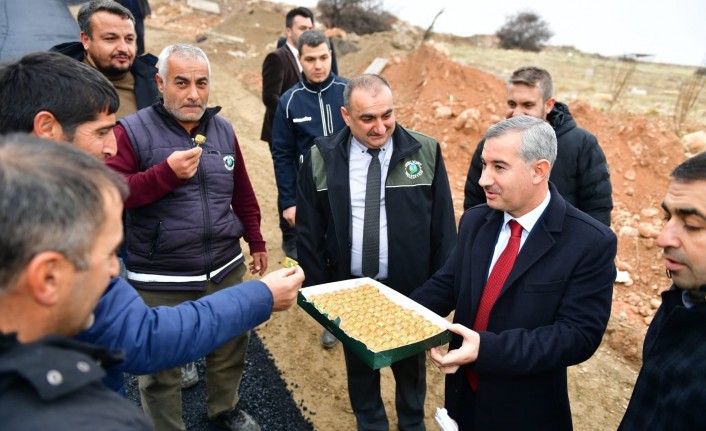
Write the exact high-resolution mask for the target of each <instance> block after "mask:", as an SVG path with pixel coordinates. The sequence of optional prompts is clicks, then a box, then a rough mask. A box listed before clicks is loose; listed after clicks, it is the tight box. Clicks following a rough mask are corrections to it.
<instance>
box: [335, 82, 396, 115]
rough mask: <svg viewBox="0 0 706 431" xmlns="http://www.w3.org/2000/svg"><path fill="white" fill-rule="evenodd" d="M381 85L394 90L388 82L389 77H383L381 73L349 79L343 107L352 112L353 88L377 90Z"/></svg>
mask: <svg viewBox="0 0 706 431" xmlns="http://www.w3.org/2000/svg"><path fill="white" fill-rule="evenodd" d="M380 87H387V88H389V89H390V91H392V87H390V83H389V82H387V79H385V78H383V77H382V76H380V75H376V74H372V73H366V74H363V75H358V76H356V77H355V78H352V79H351V80H349V81H348V84H346V88H345V89H344V90H343V107H344V108H346V111H348V112H350V110H351V94H353V90H358V89H364V90H376V89H378V88H380Z"/></svg>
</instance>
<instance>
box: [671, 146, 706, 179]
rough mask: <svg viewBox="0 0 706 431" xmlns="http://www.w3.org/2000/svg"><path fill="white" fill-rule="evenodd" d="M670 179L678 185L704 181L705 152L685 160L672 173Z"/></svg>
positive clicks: (705, 172)
mask: <svg viewBox="0 0 706 431" xmlns="http://www.w3.org/2000/svg"><path fill="white" fill-rule="evenodd" d="M671 176H672V179H673V180H674V181H676V182H679V183H692V182H694V181H704V180H706V152H703V153H699V154H697V155H695V156H694V157H692V158H690V159H687V160H685V161H684V162H682V163H681V164H680V165H679V166H677V167H676V168H674V170H673V171H672V175H671Z"/></svg>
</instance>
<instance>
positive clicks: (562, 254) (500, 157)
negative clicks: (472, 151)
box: [410, 116, 617, 431]
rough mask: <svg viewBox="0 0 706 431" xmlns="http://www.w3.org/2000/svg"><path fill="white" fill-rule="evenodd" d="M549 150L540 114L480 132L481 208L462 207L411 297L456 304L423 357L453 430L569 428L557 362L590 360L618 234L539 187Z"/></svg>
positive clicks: (429, 303) (607, 299) (552, 155)
mask: <svg viewBox="0 0 706 431" xmlns="http://www.w3.org/2000/svg"><path fill="white" fill-rule="evenodd" d="M556 152H557V144H556V135H555V133H554V130H553V129H552V128H551V126H550V125H549V124H547V123H546V122H545V121H543V120H541V119H538V118H534V117H530V116H519V117H513V118H509V119H507V120H504V121H502V122H500V123H498V124H496V125H494V126H493V127H491V128H490V129H489V130H488V131H487V132H486V134H485V146H484V148H483V153H482V156H481V159H482V162H483V173H482V175H481V178H480V181H479V184H480V186H481V187H483V190H484V191H485V196H486V200H487V204H485V205H478V206H475V207H473V208H471V209H469V210H467V211H466V212H465V213H464V214H463V216H462V217H461V221H460V224H459V238H458V246H457V247H456V248H455V249H454V251H453V253H452V254H451V256H450V257H449V259H448V260H447V261H446V263H445V264H444V266H443V267H442V268H441V269H440V270H439V271H437V272H436V273H435V274H434V276H433V277H432V278H431V279H430V280H429V281H427V282H426V283H424V285H423V286H422V287H420V288H419V289H417V290H415V291H414V292H413V293H412V294H411V295H410V297H411V298H412V299H414V300H416V301H417V302H419V303H421V304H423V305H425V306H426V307H428V308H430V309H431V310H433V311H435V312H436V313H438V314H440V315H442V316H446V315H448V314H449V313H451V311H455V314H454V324H453V325H450V327H449V329H450V330H451V331H452V332H454V333H455V334H454V337H453V339H452V340H451V343H450V346H449V352H448V353H447V354H445V355H444V354H442V353H441V351H440V349H438V348H435V349H432V350H431V351H430V357H431V359H432V361H433V362H434V363H435V364H436V365H437V366H438V367H439V369H440V370H441V371H442V372H444V373H446V374H447V377H446V393H445V395H446V402H445V404H446V408H447V410H448V411H449V416H450V417H451V418H452V419H454V420H456V422H457V423H458V425H459V429H462V430H489V429H492V430H519V429H521V430H530V431H532V430H536V431H540V430H541V431H568V430H571V429H572V424H571V410H570V407H569V397H568V391H567V382H566V368H567V367H568V366H570V365H575V364H578V363H580V362H583V361H585V360H586V359H588V358H589V357H590V356H591V355H593V353H594V352H595V350H596V349H597V348H598V346H599V344H600V342H601V338H602V336H603V333H604V332H605V328H606V325H607V323H608V318H609V317H610V307H611V301H612V293H613V281H614V280H615V275H616V271H615V264H614V259H615V254H616V248H617V240H616V237H615V234H614V233H613V232H612V231H611V230H610V229H609V228H608V227H606V226H605V225H604V224H602V223H600V222H597V221H596V220H595V219H593V218H592V217H590V216H588V215H587V214H585V213H583V212H581V211H579V210H577V209H576V208H574V207H573V206H571V205H570V204H569V203H567V202H566V201H565V200H564V199H563V198H562V197H561V195H560V194H559V193H558V192H557V190H556V187H554V185H553V184H551V183H550V182H549V174H550V172H551V168H552V165H553V163H554V161H555V159H556ZM513 225H514V226H516V229H515V230H516V232H515V236H519V242H520V244H519V252H518V251H517V244H516V243H515V244H514V246H513V245H512V244H510V243H512V242H516V241H517V239H518V238H517V237H515V238H514V239H513V240H512V241H510V238H511V237H512V236H513V235H511V227H512V226H513ZM520 227H521V229H520ZM520 231H521V232H520ZM509 244H510V245H509ZM506 247H507V248H510V249H512V248H514V250H513V253H515V255H514V261H513V262H510V263H508V262H505V261H504V257H503V256H502V255H503V254H504V253H505V252H504V250H505V249H506ZM498 266H501V267H504V268H497V267H498ZM498 272H500V273H503V274H502V277H499V276H498V274H497V273H498ZM498 278H500V280H498Z"/></svg>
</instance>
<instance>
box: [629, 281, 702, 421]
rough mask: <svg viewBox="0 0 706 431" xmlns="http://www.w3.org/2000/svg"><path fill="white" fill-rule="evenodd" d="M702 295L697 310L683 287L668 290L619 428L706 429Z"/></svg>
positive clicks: (695, 304)
mask: <svg viewBox="0 0 706 431" xmlns="http://www.w3.org/2000/svg"><path fill="white" fill-rule="evenodd" d="M700 293H701V298H700V299H699V300H698V301H695V300H693V299H692V301H694V304H693V306H692V307H691V308H687V307H686V306H685V305H684V302H683V300H682V295H683V294H684V291H683V290H681V289H678V288H676V287H674V286H673V287H672V290H670V291H668V292H664V293H662V305H661V306H660V308H659V310H657V314H655V317H654V319H653V320H652V323H651V324H650V327H649V329H648V330H647V336H646V337H645V344H644V348H643V350H642V369H641V370H640V374H639V375H638V377H637V382H636V383H635V388H634V390H633V393H632V397H631V398H630V404H629V405H628V408H627V411H626V412H625V416H624V417H623V421H622V422H621V423H620V427H619V428H618V430H619V431H642V430H704V429H706V416H704V413H703V410H702V408H703V407H704V406H706V391H705V390H704V386H705V385H706V361H705V360H704V357H706V301H704V296H703V295H704V293H703V291H701V292H700Z"/></svg>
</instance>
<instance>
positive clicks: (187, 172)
mask: <svg viewBox="0 0 706 431" xmlns="http://www.w3.org/2000/svg"><path fill="white" fill-rule="evenodd" d="M202 151H203V150H202V149H201V148H200V147H194V148H192V149H190V150H180V151H174V152H173V153H172V154H170V155H169V157H167V164H169V167H170V168H172V171H174V174H176V176H177V178H179V179H180V180H188V179H189V178H191V177H193V176H194V175H195V174H196V168H198V167H199V161H200V160H201V152H202Z"/></svg>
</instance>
